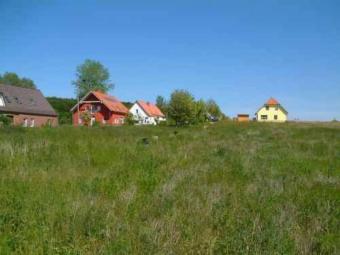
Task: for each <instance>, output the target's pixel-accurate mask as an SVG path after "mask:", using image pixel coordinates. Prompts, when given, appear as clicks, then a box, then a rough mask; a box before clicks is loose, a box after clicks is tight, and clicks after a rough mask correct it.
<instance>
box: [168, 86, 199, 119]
mask: <svg viewBox="0 0 340 255" xmlns="http://www.w3.org/2000/svg"><path fill="white" fill-rule="evenodd" d="M168 115H169V117H170V118H171V119H173V120H174V121H175V122H176V125H185V124H191V123H193V122H194V120H195V99H194V97H193V96H192V95H191V94H190V93H189V92H188V91H186V90H175V91H174V92H173V93H172V94H171V99H170V102H169V111H168Z"/></svg>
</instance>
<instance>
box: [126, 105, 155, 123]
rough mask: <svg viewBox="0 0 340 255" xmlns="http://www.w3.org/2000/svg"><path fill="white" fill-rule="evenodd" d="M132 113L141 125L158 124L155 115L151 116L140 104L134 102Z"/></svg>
mask: <svg viewBox="0 0 340 255" xmlns="http://www.w3.org/2000/svg"><path fill="white" fill-rule="evenodd" d="M129 111H130V113H132V115H133V117H134V119H135V120H136V121H138V124H139V125H157V121H156V119H155V118H154V117H150V116H148V115H147V114H146V112H144V110H143V109H142V108H141V107H140V106H139V104H137V103H134V105H133V106H132V107H131V108H130V110H129Z"/></svg>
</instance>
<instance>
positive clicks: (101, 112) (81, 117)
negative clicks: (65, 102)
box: [71, 91, 129, 126]
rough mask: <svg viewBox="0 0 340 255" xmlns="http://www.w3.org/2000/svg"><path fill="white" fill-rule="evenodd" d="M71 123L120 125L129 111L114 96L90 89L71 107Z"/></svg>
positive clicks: (75, 124)
mask: <svg viewBox="0 0 340 255" xmlns="http://www.w3.org/2000/svg"><path fill="white" fill-rule="evenodd" d="M71 112H72V113H73V125H74V126H81V125H91V126H92V125H93V124H94V123H95V122H96V123H100V124H105V125H113V126H117V125H122V124H124V121H125V118H126V117H127V115H128V113H129V109H128V108H126V107H125V106H124V105H123V104H122V103H121V102H120V101H119V100H118V99H117V98H116V97H114V96H110V95H107V94H104V93H102V92H99V91H90V92H89V93H87V94H86V95H85V96H84V97H83V98H82V99H81V100H80V101H79V103H77V104H76V105H75V106H73V107H72V109H71Z"/></svg>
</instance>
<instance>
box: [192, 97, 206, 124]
mask: <svg viewBox="0 0 340 255" xmlns="http://www.w3.org/2000/svg"><path fill="white" fill-rule="evenodd" d="M195 106H196V108H195V112H196V114H195V115H196V116H195V120H196V122H197V123H203V122H205V121H206V120H207V106H206V103H205V102H204V100H203V99H200V100H198V101H197V102H195Z"/></svg>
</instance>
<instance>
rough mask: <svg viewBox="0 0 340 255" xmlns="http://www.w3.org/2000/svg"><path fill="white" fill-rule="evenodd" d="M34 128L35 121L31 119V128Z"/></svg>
mask: <svg viewBox="0 0 340 255" xmlns="http://www.w3.org/2000/svg"><path fill="white" fill-rule="evenodd" d="M34 126H35V121H34V119H31V127H34Z"/></svg>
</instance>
